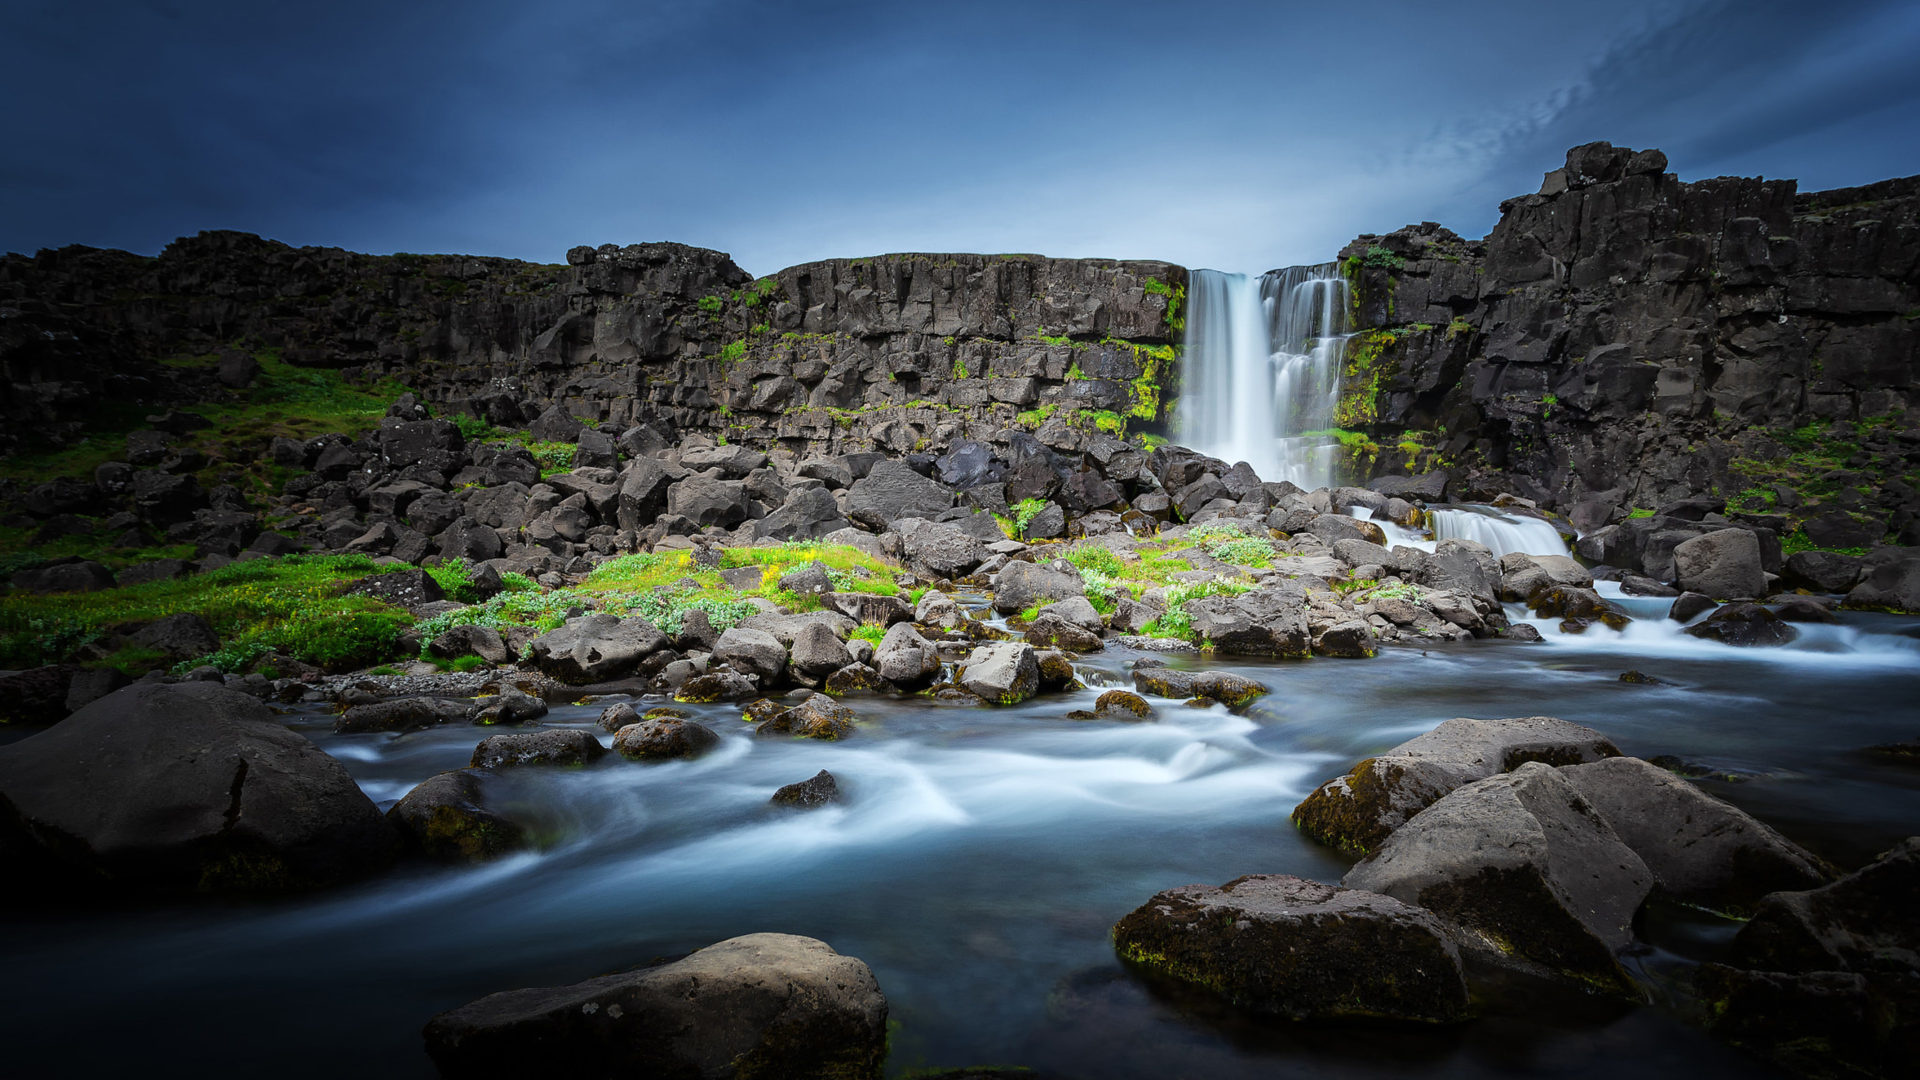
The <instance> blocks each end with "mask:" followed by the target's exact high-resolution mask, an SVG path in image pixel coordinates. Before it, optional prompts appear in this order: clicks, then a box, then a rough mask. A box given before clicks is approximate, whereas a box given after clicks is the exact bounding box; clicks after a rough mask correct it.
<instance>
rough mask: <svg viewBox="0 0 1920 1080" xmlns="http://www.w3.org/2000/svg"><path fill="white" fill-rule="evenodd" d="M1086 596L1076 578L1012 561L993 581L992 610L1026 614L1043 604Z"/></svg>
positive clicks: (1075, 575) (1060, 572)
mask: <svg viewBox="0 0 1920 1080" xmlns="http://www.w3.org/2000/svg"><path fill="white" fill-rule="evenodd" d="M1085 595H1087V587H1086V584H1085V583H1084V582H1082V581H1081V580H1080V575H1079V574H1070V573H1067V572H1066V571H1064V570H1055V569H1053V568H1052V567H1049V566H1040V565H1038V564H1036V563H1030V562H1020V561H1014V562H1010V563H1008V564H1006V565H1005V566H1003V567H1001V568H1000V572H999V573H998V574H995V575H994V578H993V609H994V610H995V611H998V612H1000V613H1001V614H1012V613H1014V612H1016V611H1025V610H1026V609H1028V608H1030V607H1032V606H1033V605H1035V604H1037V603H1039V602H1040V601H1042V600H1065V599H1066V598H1068V597H1070V596H1085Z"/></svg>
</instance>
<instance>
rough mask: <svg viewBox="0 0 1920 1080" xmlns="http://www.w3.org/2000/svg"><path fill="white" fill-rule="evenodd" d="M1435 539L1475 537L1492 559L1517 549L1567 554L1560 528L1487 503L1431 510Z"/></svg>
mask: <svg viewBox="0 0 1920 1080" xmlns="http://www.w3.org/2000/svg"><path fill="white" fill-rule="evenodd" d="M1432 522H1433V538H1434V539H1435V540H1477V541H1479V542H1480V543H1482V544H1485V545H1487V549H1488V550H1489V551H1492V552H1493V554H1494V557H1495V558H1498V557H1500V556H1502V555H1505V554H1508V553H1509V552H1514V551H1519V552H1524V553H1526V554H1528V555H1571V554H1572V552H1570V551H1568V550H1567V542H1566V541H1565V540H1562V539H1561V538H1560V530H1559V529H1556V528H1554V527H1553V525H1552V524H1550V523H1548V522H1545V521H1542V520H1540V519H1539V518H1536V517H1525V516H1522V515H1519V514H1503V513H1501V512H1500V511H1499V510H1496V509H1494V508H1493V507H1491V506H1478V505H1472V504H1467V505H1462V506H1459V507H1454V508H1450V509H1439V508H1435V509H1434V510H1433V511H1432Z"/></svg>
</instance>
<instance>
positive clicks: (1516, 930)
mask: <svg viewBox="0 0 1920 1080" xmlns="http://www.w3.org/2000/svg"><path fill="white" fill-rule="evenodd" d="M1340 883H1341V884H1342V885H1345V886H1347V887H1349V888H1354V889H1366V890H1368V891H1371V892H1380V893H1385V894H1387V895H1388V896H1392V897H1396V898H1398V899H1400V900H1404V901H1406V902H1407V903H1409V904H1417V905H1419V906H1420V907H1423V908H1426V909H1427V910H1429V911H1432V912H1433V913H1435V914H1437V915H1439V916H1440V917H1442V918H1444V919H1447V920H1448V921H1450V922H1453V923H1455V924H1457V925H1459V926H1461V927H1463V928H1465V929H1466V930H1467V931H1469V932H1470V933H1471V934H1473V935H1474V936H1476V937H1477V938H1478V939H1479V940H1480V941H1481V942H1483V943H1485V944H1486V945H1487V946H1488V947H1489V948H1491V949H1492V950H1493V951H1494V952H1497V953H1499V954H1502V955H1509V956H1518V957H1523V958H1525V959H1527V960H1531V961H1533V962H1536V963H1540V964H1544V965H1546V966H1547V967H1549V968H1552V969H1554V970H1556V971H1559V972H1563V973H1566V974H1569V975H1572V976H1574V977H1576V978H1579V979H1581V980H1583V981H1588V982H1593V983H1598V984H1600V985H1605V986H1610V987H1613V988H1615V989H1625V988H1626V987H1627V986H1628V985H1629V982H1628V979H1627V976H1626V974H1625V972H1624V971H1623V970H1622V969H1621V968H1620V964H1619V961H1618V959H1617V954H1618V952H1619V951H1620V950H1621V949H1623V948H1625V947H1626V946H1627V945H1628V944H1630V943H1631V942H1632V940H1633V918H1634V914H1635V913H1636V912H1637V911H1639V909H1640V904H1641V903H1642V902H1643V901H1644V900H1645V899H1646V898H1647V894H1648V892H1649V891H1651V889H1652V888H1653V883H1654V875H1653V872H1652V871H1651V870H1649V869H1648V868H1647V866H1646V864H1645V863H1644V862H1642V861H1641V859H1640V857H1639V856H1638V855H1636V854H1634V852H1633V850H1632V849H1631V848H1629V847H1627V845H1626V844H1624V843H1622V842H1621V840H1620V838H1619V836H1618V835H1616V834H1615V833H1614V831H1613V829H1612V828H1611V827H1610V826H1609V825H1608V824H1607V823H1606V820H1605V819H1604V818H1602V817H1600V815H1599V814H1597V813H1596V812H1595V811H1594V809H1593V808H1592V806H1590V805H1589V804H1588V803H1587V801H1586V800H1585V798H1583V797H1582V796H1581V795H1580V793H1579V792H1578V790H1576V789H1575V788H1574V787H1573V785H1571V784H1569V783H1568V782H1567V781H1566V779H1564V778H1563V777H1561V775H1560V774H1559V771H1558V770H1556V769H1555V768H1554V767H1553V766H1551V765H1548V764H1545V763H1543V762H1538V761H1532V762H1528V763H1526V764H1524V765H1522V766H1520V767H1519V768H1518V769H1515V770H1514V771H1513V772H1510V773H1504V774H1501V775H1498V776H1490V777H1487V778H1486V779H1484V780H1479V781H1476V782H1474V783H1471V784H1468V785H1467V786H1465V787H1462V788H1460V789H1458V790H1456V791H1454V792H1452V793H1451V794H1449V795H1447V796H1446V797H1444V798H1442V799H1440V800H1439V801H1438V802H1436V803H1434V804H1433V805H1431V806H1429V807H1427V808H1426V809H1425V810H1422V811H1421V812H1420V813H1419V814H1418V815H1416V816H1415V817H1414V818H1413V819H1412V820H1411V821H1408V822H1407V823H1406V824H1405V825H1402V826H1401V827H1400V828H1399V829H1397V830H1396V831H1395V832H1394V833H1393V834H1392V835H1391V836H1389V837H1387V839H1386V841H1385V842H1384V843H1382V844H1381V845H1380V847H1379V848H1377V849H1376V850H1375V851H1374V852H1373V854H1371V855H1369V856H1368V857H1367V858H1366V859H1365V860H1363V861H1362V862H1360V863H1359V864H1358V865H1356V866H1355V867H1354V868H1353V869H1352V870H1350V871H1348V872H1347V875H1346V876H1345V877H1344V878H1341V879H1340Z"/></svg>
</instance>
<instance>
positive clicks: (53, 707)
mask: <svg viewBox="0 0 1920 1080" xmlns="http://www.w3.org/2000/svg"><path fill="white" fill-rule="evenodd" d="M80 671H81V669H80V667H79V666H77V665H74V664H49V665H46V666H45V667H37V668H28V669H27V670H25V671H9V672H0V723H7V724H52V723H56V722H57V721H59V720H60V719H61V718H62V717H65V716H66V715H67V714H68V713H71V712H73V711H74V710H72V709H69V708H67V696H68V693H69V692H70V691H71V689H72V685H73V680H74V679H75V678H77V677H78V676H79V673H80Z"/></svg>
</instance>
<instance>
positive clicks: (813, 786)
mask: <svg viewBox="0 0 1920 1080" xmlns="http://www.w3.org/2000/svg"><path fill="white" fill-rule="evenodd" d="M767 801H768V802H770V803H772V804H773V805H775V806H792V807H796V808H798V809H801V810H812V809H814V808H815V807H820V806H825V805H827V804H828V803H836V802H845V801H846V797H845V796H843V795H842V794H841V793H840V784H839V782H838V781H836V780H834V778H833V774H832V773H830V772H828V771H827V770H825V769H821V770H820V771H819V772H817V773H814V774H813V776H812V778H811V779H807V780H801V781H799V782H798V783H793V784H788V785H786V786H785V787H782V788H781V789H780V790H778V791H776V792H774V793H773V798H771V799H768V800H767Z"/></svg>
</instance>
